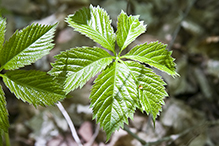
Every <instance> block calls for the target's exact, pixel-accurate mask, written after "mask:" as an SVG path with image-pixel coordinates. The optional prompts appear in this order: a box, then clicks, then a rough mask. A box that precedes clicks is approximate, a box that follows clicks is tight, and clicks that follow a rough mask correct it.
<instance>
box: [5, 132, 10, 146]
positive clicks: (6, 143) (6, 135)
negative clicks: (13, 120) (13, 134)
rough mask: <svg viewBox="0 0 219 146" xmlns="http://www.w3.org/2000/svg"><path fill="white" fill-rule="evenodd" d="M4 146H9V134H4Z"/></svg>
mask: <svg viewBox="0 0 219 146" xmlns="http://www.w3.org/2000/svg"><path fill="white" fill-rule="evenodd" d="M5 146H11V144H10V138H9V134H8V133H6V132H5Z"/></svg>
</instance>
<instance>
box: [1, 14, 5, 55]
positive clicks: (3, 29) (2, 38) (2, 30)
mask: <svg viewBox="0 0 219 146" xmlns="http://www.w3.org/2000/svg"><path fill="white" fill-rule="evenodd" d="M5 28H6V20H5V19H3V18H2V17H0V52H1V50H2V46H3V43H4V40H5ZM2 56H3V54H1V53H0V58H1V57H2Z"/></svg>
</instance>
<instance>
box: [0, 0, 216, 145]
mask: <svg viewBox="0 0 219 146" xmlns="http://www.w3.org/2000/svg"><path fill="white" fill-rule="evenodd" d="M90 4H93V5H100V6H101V7H102V8H104V9H105V10H106V11H107V12H108V14H109V15H110V17H111V19H112V20H113V22H112V25H113V26H114V28H115V29H116V19H117V15H118V14H119V13H120V12H121V10H124V11H125V12H126V13H128V14H131V15H140V19H141V20H143V21H144V22H145V24H147V31H146V33H144V34H142V35H141V36H140V37H139V38H138V39H137V40H136V41H135V42H133V43H132V44H131V46H133V45H136V44H139V43H143V42H151V41H156V40H159V41H160V42H163V43H165V44H168V49H169V50H171V51H173V54H172V56H173V57H174V58H175V63H176V64H177V68H176V70H177V72H178V73H179V74H180V77H176V78H173V77H171V76H168V75H167V74H165V73H163V72H159V71H158V70H154V71H155V72H156V73H157V74H159V75H161V76H162V77H163V80H164V81H165V82H166V83H167V86H166V90H167V92H168V94H169V97H167V98H166V99H165V102H166V104H165V105H164V106H163V110H162V112H161V113H160V116H159V117H158V118H157V119H156V122H155V127H154V126H153V122H152V120H151V117H150V116H148V115H147V114H145V113H141V112H140V111H138V110H136V113H135V115H134V119H133V120H129V125H128V126H129V129H130V131H131V132H132V133H134V134H135V135H136V136H138V137H139V138H141V139H143V140H144V141H146V142H147V144H145V145H147V146H149V145H150V146H152V145H155V146H219V9H218V8H219V1H218V0H208V1H206V0H184V1H169V0H148V1H146V0H119V1H118V0H19V1H18V0H1V1H0V10H1V13H2V16H3V17H4V18H6V20H7V34H6V39H8V38H9V37H10V36H11V35H12V34H13V33H14V31H15V30H16V29H21V28H23V27H25V26H27V25H29V24H31V23H33V22H34V23H43V24H53V23H54V22H59V25H58V28H57V31H56V34H55V42H54V43H55V47H54V49H53V50H52V51H51V52H50V54H49V55H47V56H46V57H43V58H42V59H40V60H38V61H37V62H36V63H34V64H32V65H31V66H28V67H26V68H28V69H38V70H42V71H49V70H50V69H51V65H50V63H52V62H54V61H55V59H54V58H53V56H54V55H56V54H59V53H60V51H64V50H66V49H70V48H74V47H76V46H95V45H98V44H95V43H94V42H93V41H92V40H90V39H88V38H86V37H85V36H82V35H80V34H79V33H77V32H74V31H73V29H72V28H70V27H68V26H67V24H66V22H65V21H64V20H65V18H66V17H67V15H69V14H73V13H74V12H75V11H76V10H78V9H80V8H82V7H84V6H89V5H90ZM94 79H95V77H94V78H92V79H91V80H90V81H89V82H88V83H87V84H86V85H85V86H84V87H83V88H82V89H76V90H75V91H73V92H71V93H70V97H69V98H67V99H65V100H64V101H63V102H62V104H63V105H64V107H65V108H66V110H67V111H68V113H69V115H70V117H71V119H72V121H73V123H74V125H75V127H76V129H77V132H78V135H79V136H80V139H81V141H82V143H83V144H84V145H85V146H92V145H93V146H141V145H142V143H141V142H140V141H139V140H137V139H136V138H134V137H133V136H131V135H130V134H128V133H127V130H124V129H120V130H119V131H116V132H115V133H114V134H113V135H112V137H111V139H110V140H109V141H108V142H106V135H105V133H104V131H103V130H102V129H101V128H99V126H98V124H97V123H96V122H95V120H92V111H91V109H90V108H89V103H90V100H89V95H90V90H91V87H92V85H93V81H94ZM1 84H2V85H3V83H2V81H1ZM4 91H5V94H6V98H7V108H8V111H9V115H10V116H9V120H10V129H9V134H10V141H11V145H12V146H33V145H35V146H44V145H46V146H76V145H77V144H76V142H75V141H74V139H73V138H72V136H71V133H70V130H69V128H68V125H67V123H66V121H65V119H64V118H63V116H62V113H61V112H60V111H59V109H58V108H57V107H56V106H51V107H37V108H35V107H33V106H32V105H29V104H28V103H23V102H22V101H20V100H17V99H16V97H15V96H14V95H13V94H11V93H10V91H9V90H7V89H6V87H5V86H4Z"/></svg>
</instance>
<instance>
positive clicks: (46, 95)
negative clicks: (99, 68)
mask: <svg viewBox="0 0 219 146" xmlns="http://www.w3.org/2000/svg"><path fill="white" fill-rule="evenodd" d="M3 81H4V83H5V84H6V86H7V87H8V88H9V89H10V91H11V92H12V93H14V94H15V95H16V97H17V98H18V99H22V100H23V101H24V102H28V103H30V104H33V105H34V106H36V105H42V106H44V105H53V104H54V103H56V102H58V101H60V100H62V99H64V98H65V93H64V92H63V89H62V88H61V87H60V85H59V84H57V82H56V81H55V80H53V77H52V76H49V75H47V74H46V73H45V72H42V71H35V70H29V71H25V70H14V71H8V72H7V73H6V74H4V75H3Z"/></svg>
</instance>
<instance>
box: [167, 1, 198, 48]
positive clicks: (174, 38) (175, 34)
mask: <svg viewBox="0 0 219 146" xmlns="http://www.w3.org/2000/svg"><path fill="white" fill-rule="evenodd" d="M195 2H196V0H193V1H192V2H191V4H190V5H189V6H188V7H187V9H186V11H185V13H184V14H183V16H182V19H181V20H180V23H179V24H178V26H177V28H176V29H175V31H174V32H173V35H172V40H171V42H170V43H169V45H168V46H169V47H168V48H169V50H171V48H172V46H173V44H174V42H175V40H176V37H177V35H178V33H179V31H180V28H181V24H182V21H183V20H184V19H185V18H186V16H187V15H188V14H189V12H190V10H191V8H192V6H193V5H194V3H195Z"/></svg>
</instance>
